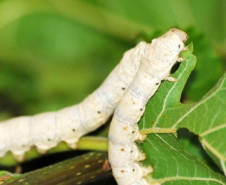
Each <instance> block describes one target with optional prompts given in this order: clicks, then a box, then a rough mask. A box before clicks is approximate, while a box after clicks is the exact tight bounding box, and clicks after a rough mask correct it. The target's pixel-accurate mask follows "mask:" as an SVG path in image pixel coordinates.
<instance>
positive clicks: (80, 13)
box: [0, 0, 152, 42]
mask: <svg viewBox="0 0 226 185" xmlns="http://www.w3.org/2000/svg"><path fill="white" fill-rule="evenodd" d="M15 10H16V11H15ZM37 12H42V13H60V14H61V15H64V16H66V17H68V18H70V19H73V20H75V21H76V22H79V23H81V24H82V25H85V26H87V27H89V28H92V29H94V30H97V31H100V32H103V33H106V34H108V35H110V36H113V37H116V38H119V39H122V40H124V41H127V42H132V41H134V39H135V38H137V37H138V36H139V35H140V34H143V33H144V34H148V35H150V34H151V33H152V30H151V29H150V28H149V27H148V26H145V25H142V24H139V23H136V22H134V21H130V20H128V19H125V18H123V17H120V16H117V15H116V14H114V13H110V12H109V11H106V10H104V9H102V8H98V7H96V6H93V5H91V4H90V3H85V2H83V1H74V0H65V1H60V0H49V1H40V0H39V1H37V0H34V1H29V0H21V1H20V2H19V3H18V1H17V0H9V1H3V2H2V3H0V17H1V19H0V29H2V28H3V27H5V26H7V25H8V24H10V23H12V22H14V21H15V20H18V19H19V18H21V17H23V16H27V15H29V14H32V13H37Z"/></svg>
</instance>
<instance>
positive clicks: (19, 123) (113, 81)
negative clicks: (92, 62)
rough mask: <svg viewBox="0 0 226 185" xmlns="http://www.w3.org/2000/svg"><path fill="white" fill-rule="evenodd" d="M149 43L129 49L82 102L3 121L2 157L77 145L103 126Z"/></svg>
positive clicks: (0, 133) (0, 138) (0, 154)
mask: <svg viewBox="0 0 226 185" xmlns="http://www.w3.org/2000/svg"><path fill="white" fill-rule="evenodd" d="M146 46H147V45H146V44H145V43H144V42H141V43H140V44H138V45H137V46H136V47H135V48H133V49H131V50H129V51H127V52H126V53H125V54H124V56H123V58H122V60H121V61H120V63H119V64H118V65H117V66H116V67H115V68H114V70H113V71H112V72H111V73H110V75H109V76H108V77H107V79H106V80H105V81H104V82H103V84H102V85H101V86H100V87H99V88H98V89H97V90H96V91H94V92H93V93H92V94H91V95H89V96H88V97H87V98H86V99H84V100H83V101H82V102H81V103H80V104H78V105H74V106H72V107H68V108H64V109H62V110H59V111H57V112H47V113H42V114H38V115H35V116H31V117H29V116H23V117H18V118H14V119H10V120H8V121H5V122H1V123H0V157H2V156H4V155H5V153H6V152H8V151H11V152H12V153H13V155H14V156H15V158H16V159H17V160H19V161H21V160H23V156H24V153H25V152H26V151H28V150H29V149H30V148H31V147H32V146H36V147H37V149H38V151H39V152H40V153H44V152H46V151H47V150H49V149H50V148H52V147H54V146H56V145H57V144H58V143H59V142H61V141H65V142H66V143H67V144H68V145H69V146H70V147H72V148H76V143H77V141H78V140H79V138H80V137H81V136H83V135H85V134H87V133H89V132H91V131H93V130H95V129H97V128H98V127H100V126H101V125H102V124H104V123H105V122H106V121H107V119H108V118H109V117H110V116H111V115H112V113H113V112H114V110H115V108H116V106H117V105H118V103H119V101H120V100H121V97H122V96H123V95H124V94H125V92H126V91H127V89H128V87H129V85H130V84H131V82H132V80H133V78H134V76H135V74H136V72H137V70H138V68H139V65H140V59H141V57H142V56H143V53H144V51H145V47H146Z"/></svg>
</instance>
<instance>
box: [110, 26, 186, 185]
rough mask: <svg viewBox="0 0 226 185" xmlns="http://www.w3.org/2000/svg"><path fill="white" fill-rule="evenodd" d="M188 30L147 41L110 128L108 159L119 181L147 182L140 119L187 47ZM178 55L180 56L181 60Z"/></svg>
mask: <svg viewBox="0 0 226 185" xmlns="http://www.w3.org/2000/svg"><path fill="white" fill-rule="evenodd" d="M186 40H187V35H186V33H184V32H182V31H180V30H177V29H171V30H169V31H168V32H167V33H166V34H165V35H163V36H162V37H160V38H157V39H154V40H153V41H152V43H151V44H147V47H145V51H144V54H143V56H142V57H140V56H136V57H139V58H140V59H141V62H140V67H139V70H138V72H137V73H136V76H135V78H134V80H133V82H132V84H131V85H130V87H129V89H128V90H127V92H126V94H125V95H124V96H123V97H122V99H121V101H120V103H119V105H118V107H117V108H116V110H115V113H114V116H113V119H112V122H111V125H110V131H109V162H110V164H111V167H112V170H113V175H114V177H115V179H116V181H117V183H118V185H148V184H149V183H148V182H147V180H146V179H145V176H146V175H147V174H148V173H151V172H152V168H151V167H149V168H144V167H142V166H140V165H139V163H138V161H141V160H144V159H145V156H144V155H143V154H142V153H141V152H140V151H139V150H138V148H137V146H136V144H135V141H136V140H143V139H144V136H142V135H141V134H140V133H139V129H138V125H137V122H138V121H139V120H140V118H141V116H142V115H143V113H144V110H145V105H146V103H147V102H148V100H149V99H150V98H151V97H152V96H153V94H154V93H155V92H156V90H157V89H158V87H159V86H160V83H161V81H162V80H164V79H167V77H168V80H171V81H173V80H172V78H169V75H170V70H171V69H172V67H173V65H174V64H175V63H176V62H177V61H181V58H179V54H180V52H181V51H182V50H183V49H184V42H185V41H186ZM178 59H179V60H178Z"/></svg>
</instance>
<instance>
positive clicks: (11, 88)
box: [0, 0, 226, 119]
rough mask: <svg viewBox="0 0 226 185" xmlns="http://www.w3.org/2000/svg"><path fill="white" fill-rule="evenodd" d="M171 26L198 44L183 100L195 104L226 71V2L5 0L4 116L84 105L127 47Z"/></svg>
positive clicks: (0, 13) (0, 93)
mask: <svg viewBox="0 0 226 185" xmlns="http://www.w3.org/2000/svg"><path fill="white" fill-rule="evenodd" d="M172 27H177V28H180V29H183V30H185V31H187V32H188V34H189V36H190V40H189V41H192V42H194V54H195V55H196V56H197V58H198V63H197V67H196V70H195V71H194V72H193V74H192V76H191V78H190V81H189V83H188V84H187V86H186V88H185V90H184V95H183V100H184V101H185V100H186V101H197V100H199V99H200V98H201V97H202V96H203V95H204V94H205V93H206V92H207V91H208V90H209V89H211V88H212V86H213V85H214V84H215V83H216V82H217V80H218V79H219V78H220V76H221V75H222V74H223V72H224V70H225V59H226V1H225V0H162V1H159V0H121V1H120V0H107V1H106V0H81V1H78V0H64V1H60V0H0V118H1V119H5V118H8V117H12V116H17V115H21V114H35V113H39V112H44V111H54V110H58V109H60V108H63V107H65V106H69V105H72V104H75V103H78V102H80V101H81V100H82V99H83V98H84V97H86V96H87V95H88V94H89V93H91V92H92V91H93V90H94V89H96V88H97V87H98V86H99V85H100V84H101V82H102V81H103V80H104V79H105V77H106V76H107V75H108V73H109V72H110V71H111V70H112V69H113V67H114V66H115V65H116V64H117V63H118V62H119V60H120V58H121V57H122V55H123V53H124V52H125V51H126V50H127V49H129V48H131V47H134V46H135V44H137V43H138V42H139V41H140V40H146V41H151V39H152V38H154V37H156V36H159V35H160V34H161V33H164V32H166V31H167V30H168V29H170V28H172Z"/></svg>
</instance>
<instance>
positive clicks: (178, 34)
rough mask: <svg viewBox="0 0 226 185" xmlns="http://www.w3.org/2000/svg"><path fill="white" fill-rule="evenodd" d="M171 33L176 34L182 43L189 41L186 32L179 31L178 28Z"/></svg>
mask: <svg viewBox="0 0 226 185" xmlns="http://www.w3.org/2000/svg"><path fill="white" fill-rule="evenodd" d="M170 31H172V32H173V33H175V34H176V35H177V36H178V37H179V38H180V40H181V41H182V42H186V41H187V40H188V35H187V34H186V33H185V32H184V31H182V30H179V29H177V28H172V29H171V30H170Z"/></svg>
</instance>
